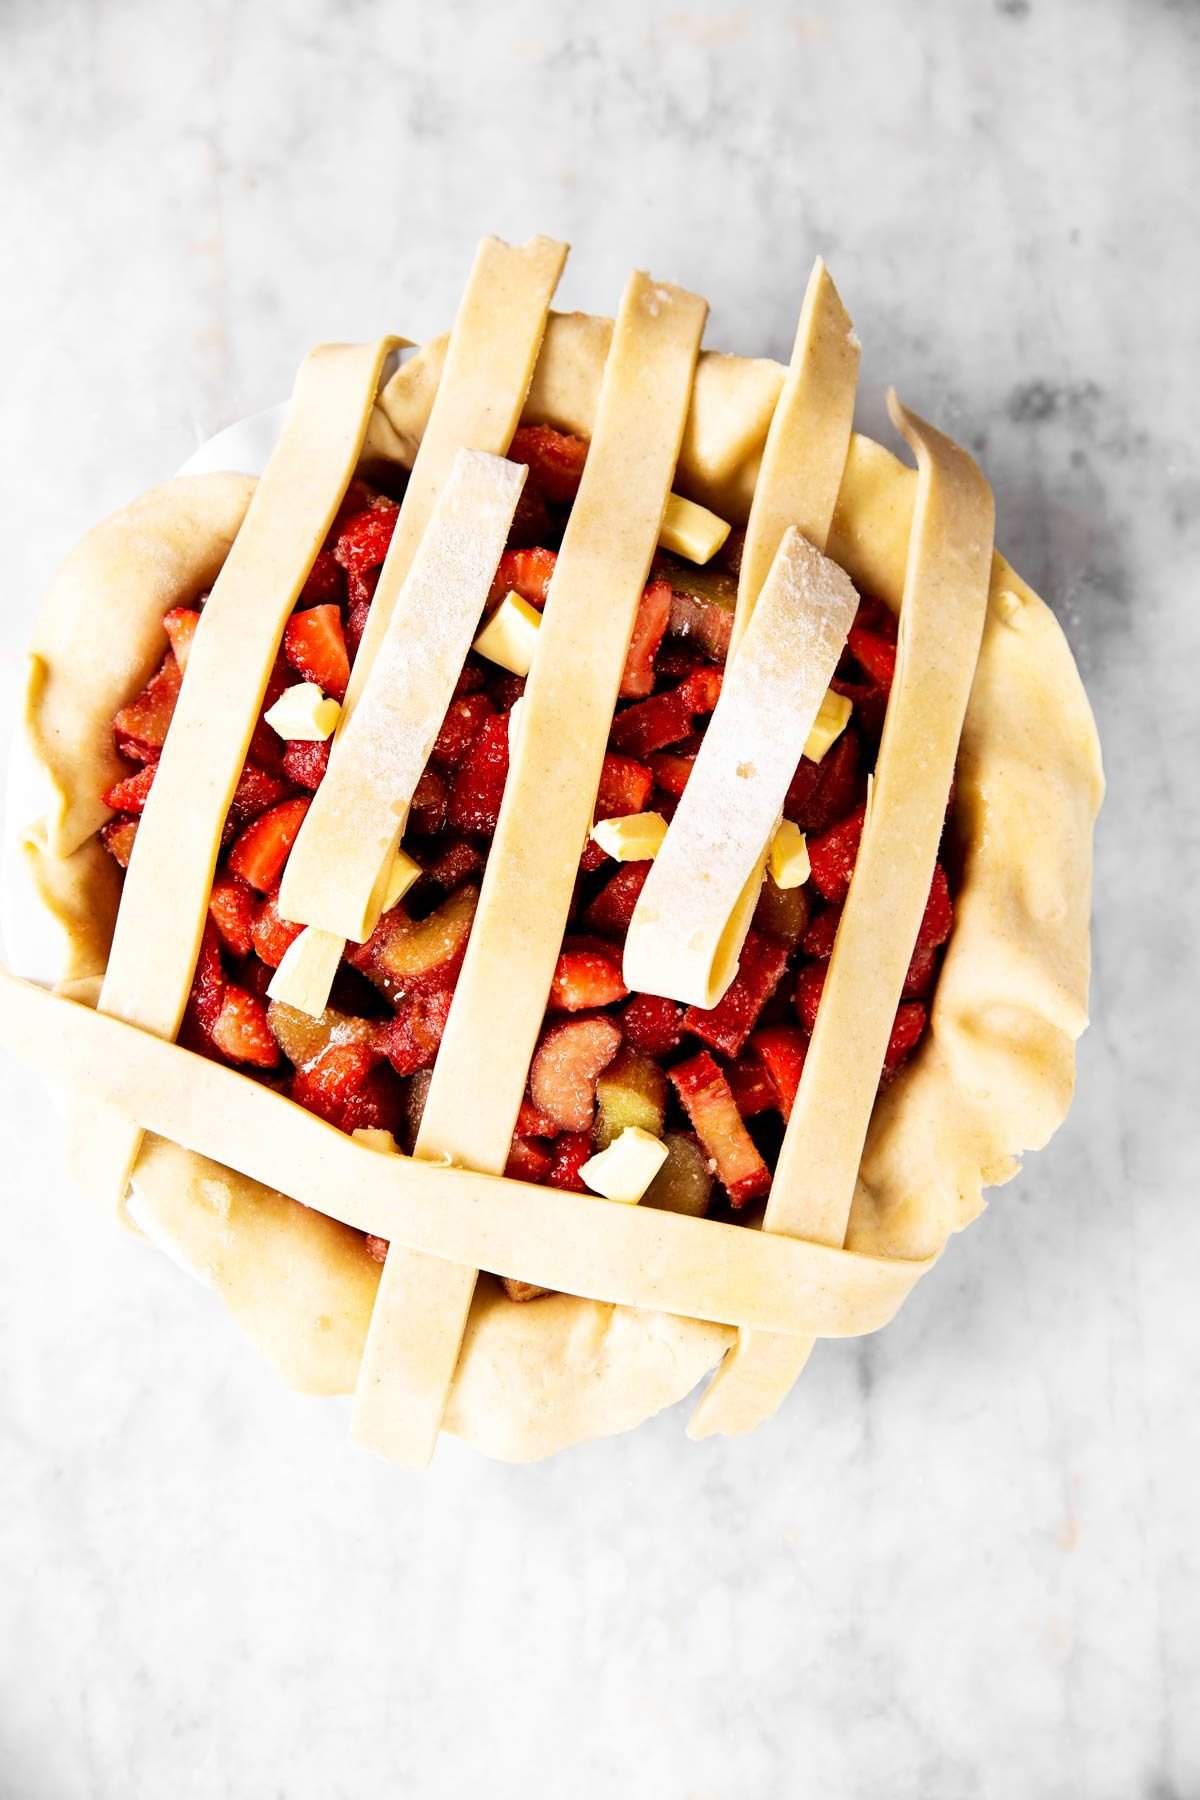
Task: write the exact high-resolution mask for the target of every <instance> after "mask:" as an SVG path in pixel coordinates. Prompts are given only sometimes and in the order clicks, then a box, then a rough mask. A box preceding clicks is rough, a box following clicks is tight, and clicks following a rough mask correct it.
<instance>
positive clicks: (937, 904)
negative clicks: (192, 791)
mask: <svg viewBox="0 0 1200 1800" xmlns="http://www.w3.org/2000/svg"><path fill="white" fill-rule="evenodd" d="M130 810H132V809H130ZM953 929H954V904H953V902H952V900H951V899H950V883H949V882H948V881H947V879H946V871H945V869H943V867H942V865H941V863H935V864H934V867H933V881H932V883H931V885H930V889H929V898H928V900H927V901H926V902H925V912H924V916H923V917H922V919H921V927H920V930H919V931H918V932H917V948H918V949H919V950H934V949H936V948H937V946H938V945H939V944H944V943H945V942H946V939H947V938H948V937H949V936H950V933H951V931H952V930H953Z"/></svg>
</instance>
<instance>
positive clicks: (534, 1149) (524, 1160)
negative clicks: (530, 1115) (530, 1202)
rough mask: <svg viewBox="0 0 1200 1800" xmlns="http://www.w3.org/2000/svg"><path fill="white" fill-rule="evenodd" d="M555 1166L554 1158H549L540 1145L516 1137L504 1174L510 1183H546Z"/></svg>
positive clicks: (518, 1136) (527, 1139)
mask: <svg viewBox="0 0 1200 1800" xmlns="http://www.w3.org/2000/svg"><path fill="white" fill-rule="evenodd" d="M553 1166H554V1159H553V1157H551V1156H549V1155H548V1154H547V1153H546V1151H545V1150H543V1149H542V1147H541V1145H540V1144H535V1143H532V1142H531V1141H530V1139H529V1138H524V1137H521V1136H520V1135H519V1134H517V1135H514V1137H513V1141H512V1144H511V1146H510V1148H509V1152H508V1161H507V1162H506V1163H505V1165H504V1173H505V1175H506V1176H507V1177H508V1179H509V1180H510V1181H532V1182H537V1183H541V1182H543V1181H545V1179H546V1177H547V1175H549V1173H550V1170H551V1169H552V1167H553Z"/></svg>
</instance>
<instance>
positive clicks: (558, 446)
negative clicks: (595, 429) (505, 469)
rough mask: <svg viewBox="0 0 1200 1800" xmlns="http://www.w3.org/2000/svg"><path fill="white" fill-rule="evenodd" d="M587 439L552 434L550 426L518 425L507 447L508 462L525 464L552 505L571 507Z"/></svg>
mask: <svg viewBox="0 0 1200 1800" xmlns="http://www.w3.org/2000/svg"><path fill="white" fill-rule="evenodd" d="M587 453H588V446H587V439H586V438H580V437H571V436H570V435H569V434H568V433H567V432H565V431H555V430H554V429H553V427H552V426H550V425H520V426H518V428H517V430H516V431H514V433H513V438H512V443H511V444H510V445H509V447H508V459H509V461H510V462H519V463H525V464H527V466H528V468H529V473H530V475H531V476H532V478H533V479H534V481H536V482H537V485H538V486H539V487H540V488H541V490H542V492H543V493H544V494H545V496H546V498H547V500H550V501H552V502H553V503H554V505H555V506H570V504H571V502H572V501H573V500H574V498H575V496H576V494H577V493H578V492H579V483H580V480H581V479H582V476H583V465H584V463H585V462H586V461H587Z"/></svg>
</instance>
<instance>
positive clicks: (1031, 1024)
mask: <svg viewBox="0 0 1200 1800" xmlns="http://www.w3.org/2000/svg"><path fill="white" fill-rule="evenodd" d="M565 255H566V250H565V247H564V246H562V245H559V244H556V243H552V242H550V241H548V240H545V239H534V240H533V241H532V242H531V243H529V244H528V245H526V246H524V247H521V248H510V247H509V246H507V245H504V244H501V243H499V242H497V241H495V240H488V241H487V242H485V243H484V244H483V245H482V247H481V249H480V251H479V254H478V256H477V258H476V261H475V264H474V267H473V269H472V272H471V276H470V280H469V283H468V287H467V290H466V293H465V295H464V298H463V301H462V303H461V306H460V309H459V312H458V315H457V318H456V321H455V325H454V328H453V330H452V332H451V333H450V334H449V336H448V338H444V339H438V340H435V341H434V342H432V343H429V344H426V345H424V346H423V347H421V348H420V349H418V350H416V351H415V352H414V353H412V354H409V355H407V356H405V355H404V354H403V352H404V350H406V349H407V348H408V347H407V346H404V345H402V344H401V342H400V340H395V339H387V340H381V341H379V342H377V343H374V344H370V345H364V346H326V347H323V348H321V349H318V350H316V351H314V352H312V354H311V355H310V356H309V357H308V358H307V359H306V360H305V362H304V364H303V365H302V367H301V369H300V372H299V376H298V379H297V383H296V388H295V392H294V395H293V398H292V402H291V405H290V408H289V410H288V413H287V417H286V421H285V423H284V425H283V427H282V430H281V433H280V435H279V438H278V442H277V444H276V447H275V449H274V451H273V452H272V454H271V456H270V459H269V461H268V463H267V466H266V468H265V470H264V472H263V474H262V476H261V478H260V479H259V480H258V481H257V483H256V482H255V481H253V480H251V479H249V478H247V477H242V476H237V475H231V474H230V475H227V474H207V475H197V476H183V477H178V478H176V479H175V480H174V481H170V482H168V483H166V484H165V485H164V486H161V487H158V488H155V489H153V490H152V491H151V492H149V493H147V494H144V495H142V496H141V497H140V498H139V499H137V500H135V501H134V502H133V503H132V504H131V505H130V506H128V507H126V508H125V509H123V510H122V511H121V512H119V513H117V514H116V515H115V516H113V517H112V518H110V519H108V520H107V521H105V522H104V523H103V524H101V525H100V526H98V527H96V529H95V530H94V531H92V532H91V533H90V534H89V535H88V537H87V538H85V539H84V541H83V543H82V544H81V545H80V546H79V547H78V548H77V549H76V550H75V551H74V552H73V553H72V555H71V556H70V558H69V559H68V561H67V563H66V564H65V565H64V567H63V569H62V570H61V571H60V573H59V575H58V576H57V578H56V580H55V582H54V584H53V586H52V588H51V590H50V593H49V595H48V596H47V599H46V602H45V604H44V606H43V609H42V612H41V616H40V619H39V622H38V626H37V630H36V633H35V637H34V643H33V654H32V657H31V661H30V674H29V686H28V705H27V712H26V731H25V734H24V740H25V741H24V755H25V760H26V766H27V770H32V771H34V772H36V775H37V778H38V781H39V783H40V791H39V796H38V799H37V803H36V805H34V804H32V803H31V804H30V805H29V806H28V807H27V808H26V812H25V814H24V815H23V816H22V817H21V818H20V819H19V820H18V821H17V822H18V823H19V824H20V825H22V826H23V827H25V829H24V830H23V833H22V852H21V862H20V867H21V873H22V876H23V879H24V882H25V900H26V907H25V916H26V919H27V920H28V921H30V922H32V923H36V924H37V925H38V926H39V927H40V928H41V936H42V938H43V940H45V938H46V935H47V933H49V936H50V943H51V948H52V956H53V971H52V972H53V974H54V975H55V976H56V978H57V980H56V991H55V992H54V993H53V994H51V993H49V992H47V991H45V989H44V988H42V987H40V986H35V985H33V984H32V983H31V982H29V981H27V980H22V979H19V978H18V976H16V975H11V974H4V975H3V976H0V1035H2V1036H3V1037H4V1038H5V1039H6V1040H7V1041H8V1042H9V1044H10V1046H11V1048H12V1049H14V1050H15V1051H16V1052H17V1053H18V1054H24V1055H26V1056H28V1057H29V1058H31V1059H32V1060H33V1061H34V1062H36V1063H38V1064H39V1065H41V1066H42V1067H44V1069H45V1071H46V1073H47V1075H48V1076H49V1077H51V1079H53V1080H54V1081H56V1082H57V1083H59V1084H61V1085H63V1086H65V1087H66V1088H67V1089H68V1090H69V1091H70V1094H71V1100H70V1108H71V1123H70V1133H69V1135H70V1140H71V1154H72V1163H73V1167H74V1169H75V1171H76V1173H77V1175H78V1177H79V1179H80V1180H81V1182H82V1183H83V1184H84V1185H85V1187H86V1188H87V1189H88V1190H89V1191H91V1192H92V1193H94V1194H95V1195H96V1197H97V1198H98V1200H99V1201H100V1203H101V1204H103V1205H107V1206H109V1207H110V1208H111V1209H112V1210H113V1212H114V1214H117V1213H123V1214H124V1215H125V1216H126V1217H127V1218H128V1219H129V1220H130V1221H131V1222H132V1224H133V1225H134V1226H135V1227H136V1228H137V1229H139V1230H140V1231H141V1232H142V1233H144V1234H145V1236H146V1237H148V1238H149V1239H151V1240H153V1241H154V1242H155V1243H157V1244H159V1245H160V1246H161V1247H162V1248H164V1249H165V1250H167V1251H168V1252H169V1253H170V1254H171V1255H172V1256H174V1257H175V1258H176V1259H177V1260H178V1261H180V1262H181V1263H182V1264H183V1265H184V1266H185V1267H186V1268H188V1269H189V1270H191V1271H192V1272H193V1273H194V1274H195V1275H197V1276H198V1277H199V1278H200V1279H202V1280H203V1281H205V1282H206V1283H207V1284H208V1285H209V1286H210V1287H211V1288H212V1289H213V1290H214V1291H215V1292H216V1293H218V1294H219V1295H220V1296H221V1298H222V1299H223V1300H224V1301H225V1302H226V1304H227V1305H228V1306H229V1308H230V1309H231V1311H232V1312H233V1313H234V1315H235V1316H236V1317H237V1318H238V1320H239V1322H240V1323H241V1324H242V1326H243V1327H244V1328H245V1329H246V1330H247V1331H248V1332H249V1334H250V1335H251V1336H252V1337H253V1338H254V1339H255V1340H256V1341H257V1342H258V1344H259V1345H260V1347H261V1348H262V1350H263V1351H264V1352H265V1353H266V1355H267V1356H268V1357H269V1358H270V1359H271V1361H272V1362H273V1363H274V1364H275V1366H276V1367H277V1368H278V1369H279V1371H280V1372H281V1373H282V1375H283V1376H284V1378H285V1379H286V1380H287V1381H288V1382H290V1383H291V1384H293V1385H294V1386H296V1387H299V1388H301V1389H304V1390H306V1391H309V1392H313V1393H321V1394H335V1393H341V1392H348V1391H353V1392H354V1394H355V1407H354V1433H355V1436H356V1438H357V1439H358V1440H359V1441H361V1442H363V1443H364V1444H366V1445H368V1446H369V1447H371V1448H372V1449H375V1450H376V1451H378V1452H380V1453H381V1454H384V1455H387V1456H389V1457H392V1458H394V1459H395V1460H397V1461H402V1462H409V1463H415V1464H420V1463H423V1462H425V1461H426V1460H427V1459H428V1457H429V1456H430V1454H431V1453H432V1450H433V1447H434V1444H435V1443H436V1439H437V1435H438V1432H439V1430H440V1429H446V1430H447V1431H450V1432H452V1433H454V1434H455V1435H457V1436H460V1437H463V1438H465V1439H467V1440H468V1441H470V1442H472V1443H474V1444H475V1445H477V1446H478V1447H479V1448H480V1449H482V1450H484V1451H486V1452H488V1453H490V1454H492V1455H496V1456H500V1457H505V1458H514V1459H525V1458H535V1457H539V1456H544V1455H547V1454H550V1453H551V1452H553V1451H555V1450H557V1449H559V1448H561V1447H563V1446H564V1445H566V1444H569V1443H572V1442H576V1441H578V1440H580V1439H584V1438H587V1437H591V1436H596V1435H601V1434H604V1433H607V1432H613V1431H617V1430H622V1429H625V1428H627V1427H629V1426H632V1425H634V1424H636V1423H637V1422H639V1421H640V1420H642V1419H644V1418H646V1417H648V1416H649V1415H651V1414H653V1413H654V1412H656V1411H658V1410H659V1409H660V1408H662V1407H663V1406H665V1405H667V1404H670V1403H671V1402H673V1401H675V1400H677V1399H679V1398H680V1397H681V1396H682V1395H684V1394H685V1393H687V1392H688V1390H689V1389H691V1388H692V1387H693V1386H695V1384H696V1383H697V1382H698V1381H699V1380H700V1379H701V1377H702V1376H704V1375H705V1373H706V1372H707V1371H709V1370H711V1369H713V1368H714V1367H716V1373H715V1375H714V1376H713V1378H712V1380H711V1381H710V1382H709V1384H708V1386H707V1388H706V1390H705V1392H704V1394H703V1396H702V1398H701V1400H700V1402H699V1405H698V1408H697V1410H696V1413H695V1415H694V1418H693V1423H692V1427H691V1429H692V1432H693V1434H694V1435H698V1436H703V1435H706V1434H708V1433H711V1432H726V1433H732V1432H741V1431H745V1430H748V1429H750V1428H752V1427H753V1426H755V1425H756V1424H758V1423H760V1422H761V1421H762V1420H764V1419H766V1418H767V1417H769V1416H770V1415H771V1414H772V1413H773V1412H774V1411H775V1410H776V1408H777V1407H778V1405H779V1404H780V1402H781V1401H782V1400H783V1398H784V1397H785V1395H786V1394H787V1392H788V1390H789V1389H790V1387H791V1385H792V1383H793V1382H794V1381H795V1379H796V1377H797V1375H798V1374H799V1373H800V1371H801V1369H802V1368H803V1366H804V1363H805V1361H806V1359H807V1357H808V1355H809V1352H810V1350H811V1348H812V1343H813V1340H814V1339H815V1338H817V1337H821V1336H852V1335H857V1334H860V1333H863V1332H867V1331H873V1330H875V1329H877V1328H879V1327H880V1326H881V1325H883V1324H885V1323H886V1322H887V1321H888V1319H890V1318H891V1317H892V1316H893V1315H894V1313H895V1312H896V1310H897V1308H898V1307H899V1306H900V1305H901V1303H902V1302H903V1299H904V1297H905V1295H906V1294H907V1292H908V1291H909V1290H910V1289H911V1287H912V1286H913V1284H914V1283H915V1282H916V1280H917V1279H918V1278H919V1277H920V1276H921V1275H922V1274H924V1273H925V1272H926V1270H927V1269H928V1268H929V1267H930V1265H931V1264H932V1262H933V1261H934V1260H935V1259H936V1258H937V1256H938V1255H939V1254H940V1252H941V1249H942V1247H943V1245H944V1244H945V1242H946V1240H947V1238H948V1236H949V1235H950V1234H951V1233H952V1232H953V1231H955V1230H957V1229H960V1228H961V1227H962V1226H964V1225H965V1224H967V1223H968V1222H969V1221H970V1220H971V1219H972V1218H973V1217H975V1216H976V1214H977V1213H978V1212H979V1211H980V1209H981V1206H982V1193H983V1189H984V1188H985V1186H988V1185H993V1184H996V1183H998V1182H1001V1181H1004V1180H1007V1179H1008V1178H1009V1177H1010V1176H1011V1175H1012V1174H1013V1173H1014V1172H1015V1170H1016V1168H1017V1160H1016V1159H1017V1157H1018V1156H1019V1154H1020V1153H1021V1152H1022V1151H1023V1150H1024V1149H1026V1148H1028V1147H1031V1146H1037V1145H1040V1144H1042V1143H1044V1142H1045V1141H1046V1139H1047V1138H1048V1137H1049V1135H1050V1133H1051V1132H1052V1131H1053V1130H1054V1128H1055V1126H1056V1125H1057V1124H1058V1122H1059V1120H1060V1119H1061V1117H1062V1115H1063V1113H1064V1111H1065V1109H1066V1106H1067V1104H1068V1101H1069V1097H1070V1092H1071V1086H1072V1081H1073V1071H1074V1041H1075V1039H1076V1037H1077V1036H1078V1035H1079V1033H1080V1031H1081V1030H1082V1029H1083V1026H1084V1024H1085V1022H1086V1014H1085V1004H1086V992H1087V975H1088V872H1089V866H1090V852H1091V829H1092V823H1093V820H1094V817H1095V814H1096V811H1097V808H1098V805H1099V801H1100V796H1101V776H1100V764H1099V754H1098V749H1097V744H1096V739H1095V732H1094V727H1093V724H1092V720H1091V715H1090V713H1089V710H1088V706H1087V702H1086V699H1085V697H1084V694H1083V691H1082V688H1081V685H1080V682H1079V679H1078V676H1077V673H1076V670H1075V668H1074V665H1073V663H1072V660H1071V657H1070V654H1069V651H1068V649H1067V647H1066V644H1065V642H1064V639H1063V637H1062V634H1061V632H1060V631H1059V629H1058V626H1057V625H1056V623H1055V621H1054V619H1053V617H1052V615H1051V614H1050V612H1049V611H1048V609H1047V608H1046V607H1045V606H1044V605H1043V604H1042V602H1041V601H1040V600H1039V599H1038V598H1037V597H1036V595H1034V594H1033V593H1032V592H1031V591H1030V589H1029V588H1028V587H1026V585H1025V584H1024V583H1023V582H1022V581H1021V580H1020V578H1019V577H1018V576H1017V575H1016V574H1015V573H1014V571H1013V570H1012V569H1011V568H1010V567H1009V566H1008V565H1007V563H1005V562H1004V560H1003V559H1002V558H1001V557H1000V556H998V555H996V554H995V553H994V551H993V546H992V527H993V506H992V498H991V494H990V491H989V489H988V487H987V484H986V482H985V481H984V479H983V477H982V475H981V474H980V472H979V470H978V469H977V468H976V466H975V464H974V463H973V462H972V460H971V459H970V458H969V457H968V456H967V454H966V453H965V452H964V451H963V450H961V449H959V448H958V447H957V446H956V445H954V444H953V443H951V442H950V441H949V439H947V438H946V437H944V436H943V435H942V434H941V433H940V432H938V431H936V430H935V429H934V428H933V427H932V426H929V425H927V424H925V423H924V422H923V421H921V420H920V419H919V418H917V417H916V416H915V415H914V414H912V413H911V412H909V411H907V410H906V409H905V408H904V407H903V406H901V405H900V403H899V402H898V401H897V400H896V399H895V397H894V396H892V397H891V398H890V402H889V404H890V409H891V415H892V419H893V422H894V423H895V425H896V427H897V429H898V430H899V431H900V433H901V434H902V436H903V437H904V438H905V439H906V440H907V442H908V444H909V446H910V447H911V449H912V450H913V452H914V453H915V457H916V463H917V467H916V469H915V470H913V469H911V468H909V467H907V466H905V465H903V464H902V463H900V462H899V461H897V460H896V458H895V457H893V456H892V455H891V454H890V453H889V452H888V451H886V450H884V449H882V448H881V447H880V446H879V445H877V444H875V443H873V442H871V441H870V440H869V439H865V438H863V437H861V436H857V435H854V434H853V433H852V429H851V424H852V414H853V408H854V397H855V387H856V380H857V371H858V360H859V351H858V342H857V339H856V338H855V336H854V333H853V330H852V328H851V325H850V321H849V319H848V317H847V315H846V313H845V311H844V309H843V307H842V303H841V301H840V299H839V297H838V294H837V292H836V290H835V288H834V286H833V283H832V281H831V280H830V278H829V275H828V273H827V271H826V270H825V268H824V266H823V265H822V264H821V263H819V262H818V264H817V266H816V268H815V269H814V271H813V275H812V278H811V280H810V282H809V286H808V289H807V292H806V295H805V298H804V305H803V308H802V311H801V316H800V323H799V328H798V331H797V335H796V344H795V350H794V353H793V357H792V361H791V364H790V366H789V367H788V368H787V369H783V368H781V367H780V366H779V365H777V364H775V363H773V362H767V361H749V360H745V359H743V358H739V357H733V356H725V355H719V354H715V353H712V352H701V351H700V339H701V334H702V331H703V327H704V320H705V312H706V308H705V304H704V302H703V301H702V300H700V299H698V298H697V297H696V296H694V295H691V294H688V293H685V292H683V291H681V290H679V289H677V288H673V287H669V286H664V285H660V284H657V283H655V282H653V281H651V280H650V279H649V278H648V277H646V276H645V275H641V274H636V275H634V276H633V277H632V278H631V279H630V281H629V283H628V285H627V287H626V290H625V293H624V296H623V298H622V300H621V305H620V308H619V311H618V314H617V317H616V320H615V322H610V321H609V320H607V319H603V318H596V317H591V316H588V315H583V314H555V313H552V312H551V311H550V310H549V308H550V302H551V300H552V297H553V293H554V289H555V286H556V283H557V281H558V277H559V274H560V272H561V269H562V266H563V262H564V260H565ZM25 785H26V786H28V782H26V784H25ZM24 939H25V933H24V932H21V933H18V942H17V944H16V946H15V950H16V960H17V961H18V962H19V963H21V962H25V963H27V962H28V958H27V956H26V957H23V955H22V942H23V941H24ZM480 1270H484V1271H487V1273H486V1274H484V1275H483V1276H480V1275H479V1274H478V1273H477V1272H478V1271H480ZM718 1365H719V1366H718Z"/></svg>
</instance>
